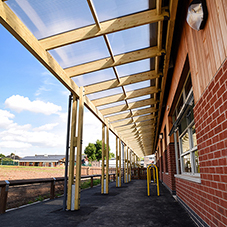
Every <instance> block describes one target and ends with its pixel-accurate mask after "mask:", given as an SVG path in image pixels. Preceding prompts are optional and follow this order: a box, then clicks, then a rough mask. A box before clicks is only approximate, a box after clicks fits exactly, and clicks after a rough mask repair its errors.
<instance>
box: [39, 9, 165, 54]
mask: <svg viewBox="0 0 227 227" xmlns="http://www.w3.org/2000/svg"><path fill="white" fill-rule="evenodd" d="M166 9H167V8H163V9H162V14H161V15H157V13H156V10H148V11H145V12H140V13H136V14H132V15H129V16H124V17H120V18H116V19H112V20H109V21H105V22H101V23H100V27H101V30H99V28H97V26H96V25H90V26H87V27H83V28H79V29H75V30H72V31H69V32H65V33H62V34H59V35H55V36H51V37H48V38H45V39H42V40H40V41H39V42H40V44H41V45H42V46H43V48H44V49H46V50H51V49H54V48H57V47H61V46H65V45H69V44H72V43H75V42H79V41H82V40H86V39H90V38H94V37H97V36H101V35H104V34H108V33H112V32H117V31H121V30H124V29H128V28H133V27H136V26H141V25H145V24H150V23H155V22H158V21H163V20H164V19H165V18H168V17H169V13H168V12H167V11H166Z"/></svg>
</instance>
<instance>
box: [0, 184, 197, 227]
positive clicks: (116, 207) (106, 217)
mask: <svg viewBox="0 0 227 227" xmlns="http://www.w3.org/2000/svg"><path fill="white" fill-rule="evenodd" d="M109 186H110V187H109V195H101V194H100V191H101V189H100V185H99V186H97V187H94V188H91V189H86V190H83V191H82V192H81V208H80V210H78V211H62V203H63V198H58V199H54V200H49V201H45V202H40V203H38V204H34V205H30V206H27V207H24V208H20V209H16V210H13V211H9V212H6V213H5V214H2V215H0V223H1V227H6V226H7V227H11V226H12V227H14V226H20V227H22V226H24V227H27V226H32V227H36V226H38V227H41V226H55V227H56V226H87V227H89V226H92V227H93V226H160V227H164V226H166V227H169V226H179V227H181V226H184V227H193V226H196V225H195V224H194V222H193V221H192V219H191V218H190V217H189V215H188V213H187V212H186V211H185V210H184V209H183V208H182V207H181V206H180V204H179V203H178V202H177V201H175V199H174V198H173V197H172V196H171V195H170V193H169V191H168V190H167V189H166V188H165V187H164V186H163V185H160V196H159V197H158V196H157V195H156V187H155V186H151V195H150V197H148V196H147V191H146V180H132V181H131V182H130V183H128V184H123V185H122V187H121V188H116V186H115V182H112V183H110V185H109Z"/></svg>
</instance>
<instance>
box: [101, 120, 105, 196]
mask: <svg viewBox="0 0 227 227" xmlns="http://www.w3.org/2000/svg"><path fill="white" fill-rule="evenodd" d="M105 156H106V151H105V124H103V123H102V177H101V194H104V180H105V165H104V162H105Z"/></svg>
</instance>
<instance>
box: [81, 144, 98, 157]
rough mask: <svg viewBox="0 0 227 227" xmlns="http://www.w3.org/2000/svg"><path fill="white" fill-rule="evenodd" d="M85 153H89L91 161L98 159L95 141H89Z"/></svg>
mask: <svg viewBox="0 0 227 227" xmlns="http://www.w3.org/2000/svg"><path fill="white" fill-rule="evenodd" d="M84 153H85V154H86V155H87V158H88V160H89V161H94V160H96V155H95V154H96V147H95V145H94V144H93V143H89V144H88V146H86V148H85V150H84Z"/></svg>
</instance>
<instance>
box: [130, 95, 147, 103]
mask: <svg viewBox="0 0 227 227" xmlns="http://www.w3.org/2000/svg"><path fill="white" fill-rule="evenodd" d="M149 98H150V95H144V96H140V97H137V98H133V99H128V100H127V101H128V103H132V102H138V101H141V100H145V99H149Z"/></svg>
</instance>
